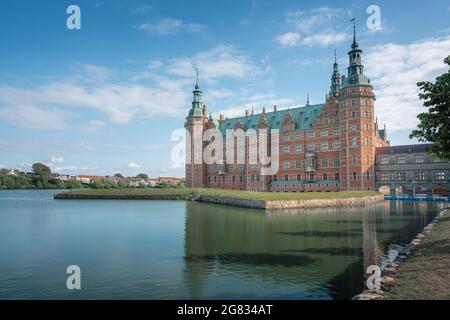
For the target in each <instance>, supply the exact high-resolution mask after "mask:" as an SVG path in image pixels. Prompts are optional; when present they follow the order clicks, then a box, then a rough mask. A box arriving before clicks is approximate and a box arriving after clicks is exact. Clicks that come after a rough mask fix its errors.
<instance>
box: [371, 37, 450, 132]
mask: <svg viewBox="0 0 450 320" xmlns="http://www.w3.org/2000/svg"><path fill="white" fill-rule="evenodd" d="M449 52H450V37H446V38H435V39H425V40H421V41H418V42H415V43H412V44H406V45H400V44H395V43H388V44H383V45H379V46H375V47H373V48H369V50H368V53H367V54H366V55H365V61H364V62H363V63H364V65H365V66H366V71H365V73H366V74H367V75H368V76H369V78H370V79H371V82H372V84H373V86H374V90H375V94H376V96H377V101H376V110H377V114H378V115H379V116H378V119H379V120H380V122H381V123H386V124H387V126H388V130H389V131H396V130H403V129H413V128H415V127H416V126H417V124H418V119H417V115H418V114H419V113H420V112H424V111H426V109H425V108H423V102H422V101H421V100H419V98H418V96H417V95H418V93H419V90H418V87H417V85H416V84H417V82H420V81H434V80H435V78H436V77H437V76H439V75H441V74H442V73H444V72H446V71H447V69H448V66H447V65H446V64H444V62H443V59H444V58H445V57H446V56H447V55H448V53H449Z"/></svg>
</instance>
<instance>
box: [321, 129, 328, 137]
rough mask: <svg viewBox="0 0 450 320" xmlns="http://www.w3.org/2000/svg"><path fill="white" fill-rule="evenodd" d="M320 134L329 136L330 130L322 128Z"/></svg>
mask: <svg viewBox="0 0 450 320" xmlns="http://www.w3.org/2000/svg"><path fill="white" fill-rule="evenodd" d="M320 136H321V137H327V136H328V130H321V131H320Z"/></svg>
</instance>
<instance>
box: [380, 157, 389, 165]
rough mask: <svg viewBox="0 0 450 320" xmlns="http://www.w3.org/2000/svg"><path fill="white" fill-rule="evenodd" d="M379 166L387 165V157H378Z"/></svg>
mask: <svg viewBox="0 0 450 320" xmlns="http://www.w3.org/2000/svg"><path fill="white" fill-rule="evenodd" d="M380 164H389V157H380Z"/></svg>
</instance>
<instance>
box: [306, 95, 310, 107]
mask: <svg viewBox="0 0 450 320" xmlns="http://www.w3.org/2000/svg"><path fill="white" fill-rule="evenodd" d="M306 105H307V106H309V92H308V93H307V94H306Z"/></svg>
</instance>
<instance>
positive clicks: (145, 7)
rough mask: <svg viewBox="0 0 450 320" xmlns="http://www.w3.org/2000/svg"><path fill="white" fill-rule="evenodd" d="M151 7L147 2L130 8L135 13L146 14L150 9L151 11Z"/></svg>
mask: <svg viewBox="0 0 450 320" xmlns="http://www.w3.org/2000/svg"><path fill="white" fill-rule="evenodd" d="M152 9H153V7H152V6H151V5H149V4H143V5H141V6H140V7H137V8H134V9H133V10H132V12H133V13H137V14H146V13H149V12H150V11H152Z"/></svg>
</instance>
